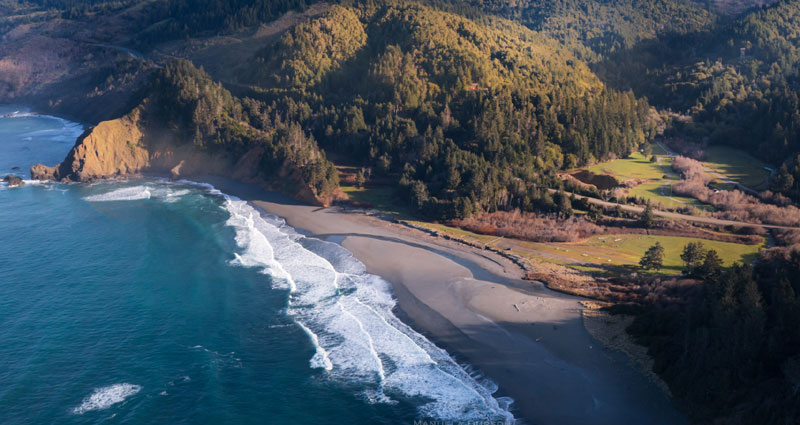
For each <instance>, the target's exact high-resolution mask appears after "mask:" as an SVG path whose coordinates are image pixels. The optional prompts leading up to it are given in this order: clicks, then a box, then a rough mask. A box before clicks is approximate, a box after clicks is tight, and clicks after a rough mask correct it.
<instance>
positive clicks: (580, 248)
mask: <svg viewBox="0 0 800 425" xmlns="http://www.w3.org/2000/svg"><path fill="white" fill-rule="evenodd" d="M656 242H660V243H661V245H662V246H663V247H664V269H663V270H661V273H662V274H668V275H675V274H680V273H681V270H682V267H683V262H682V261H681V258H680V255H681V252H683V248H684V247H685V246H686V245H687V244H688V243H689V242H702V243H703V246H705V248H706V249H713V250H715V251H717V253H718V254H719V256H720V258H722V260H723V262H724V264H725V266H726V267H728V266H730V265H732V264H733V263H734V262H736V261H744V262H751V261H753V259H755V257H756V255H757V254H758V252H759V250H760V249H761V247H762V246H761V245H744V244H737V243H731V242H719V241H712V240H707V239H700V238H688V237H680V236H649V235H631V234H625V235H604V236H595V237H593V238H591V239H589V240H588V241H586V242H585V243H579V244H574V243H535V244H532V246H531V247H532V248H533V249H535V250H538V251H541V252H544V253H548V254H550V256H551V257H556V258H558V257H560V258H562V259H563V260H562V261H558V262H559V263H562V264H565V265H568V266H570V267H573V268H575V269H578V270H581V271H585V272H590V273H601V274H615V273H617V272H621V271H638V265H639V259H640V258H642V255H644V252H645V251H646V250H647V248H649V247H651V246H653V245H655V243H656ZM569 260H571V261H572V262H573V264H568V263H569ZM574 262H579V263H578V264H576V263H574Z"/></svg>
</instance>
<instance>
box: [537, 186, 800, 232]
mask: <svg viewBox="0 0 800 425" xmlns="http://www.w3.org/2000/svg"><path fill="white" fill-rule="evenodd" d="M548 190H549V191H550V192H551V193H556V192H558V191H557V190H555V189H548ZM565 193H566V194H567V195H569V196H575V197H576V198H579V199H586V200H587V201H589V202H590V203H592V204H595V205H600V206H603V207H611V208H616V207H620V208H622V209H623V210H624V211H629V212H633V213H641V212H642V211H644V208H643V207H636V206H633V205H623V204H618V203H616V202H608V201H603V200H600V199H597V198H592V197H589V196H583V195H578V194H577V193H572V192H565ZM653 213H654V214H655V215H657V216H660V217H665V218H671V219H675V220H686V221H694V222H697V223H709V224H716V225H718V226H742V227H760V228H763V229H782V230H800V227H792V226H779V225H776V224H760V223H747V222H744V221H734V220H723V219H720V218H713V217H704V216H694V215H686V214H679V213H673V212H668V211H659V210H653Z"/></svg>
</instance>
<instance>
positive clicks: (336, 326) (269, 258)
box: [222, 195, 514, 423]
mask: <svg viewBox="0 0 800 425" xmlns="http://www.w3.org/2000/svg"><path fill="white" fill-rule="evenodd" d="M222 196H224V197H225V199H226V200H225V202H224V208H225V209H226V210H227V211H228V212H229V213H230V218H229V219H228V221H227V223H226V224H227V225H229V226H231V227H233V228H234V229H235V230H236V243H237V245H238V246H239V248H240V249H241V252H239V253H238V254H237V255H236V259H235V260H234V261H233V262H232V263H233V264H235V265H241V266H246V267H257V268H261V269H263V270H264V271H265V272H266V273H269V274H271V275H272V277H273V282H274V285H275V286H276V287H277V288H283V289H288V290H289V292H290V294H289V301H288V304H289V305H288V308H287V312H288V314H289V315H290V316H291V317H292V318H294V319H295V321H296V322H297V323H298V324H299V326H300V327H301V328H302V330H303V331H304V332H305V333H306V334H308V335H309V338H310V339H311V342H312V344H313V345H314V346H315V350H316V351H315V354H314V355H313V356H312V358H311V359H310V361H309V363H310V366H311V367H313V368H320V369H324V370H325V371H326V373H328V374H329V375H330V376H331V377H333V378H335V379H340V380H346V381H350V382H353V381H355V382H359V383H361V384H363V385H365V386H367V387H368V389H367V390H366V392H365V394H369V397H367V398H368V400H369V401H371V402H388V403H393V402H394V401H393V399H392V397H393V396H398V397H421V398H423V399H427V400H429V401H428V402H427V403H425V404H423V405H422V406H421V407H420V408H419V409H420V414H422V415H423V416H425V417H431V418H438V419H445V420H464V419H471V420H502V421H505V422H506V423H512V422H513V420H514V419H513V416H512V415H511V414H510V413H509V412H508V404H509V402H510V401H509V400H508V399H501V400H498V399H495V398H494V397H493V396H492V393H493V392H495V391H496V389H497V387H496V386H495V385H494V384H493V383H491V382H490V381H488V380H484V381H485V382H479V381H478V380H477V379H475V378H473V376H471V375H470V373H468V372H467V371H465V370H464V368H462V367H461V366H460V365H458V364H457V363H456V362H455V361H454V360H453V359H452V358H451V357H450V356H449V355H448V354H447V353H446V352H445V351H444V350H442V349H440V348H438V347H436V346H435V345H434V344H433V343H431V342H430V341H428V340H427V339H426V338H424V337H423V336H422V335H420V334H419V333H417V332H415V331H414V330H413V329H411V328H410V327H408V326H407V325H406V324H404V323H403V322H401V321H400V320H399V319H398V318H397V317H396V316H395V315H394V314H393V313H392V308H393V307H394V305H395V299H394V297H393V296H392V292H391V285H390V284H389V283H388V282H387V281H385V280H384V279H382V278H380V277H378V276H375V275H370V274H368V273H366V270H365V267H364V265H363V264H362V263H361V262H359V261H358V260H357V259H355V258H354V257H353V256H352V254H351V253H350V252H349V251H347V250H346V249H344V248H342V247H341V246H340V245H338V244H334V243H331V242H326V241H321V240H317V239H313V238H306V237H304V236H303V235H301V234H299V233H297V232H296V231H294V229H292V228H291V227H289V226H287V225H286V224H285V222H284V221H283V220H282V219H280V218H278V217H275V216H269V215H265V216H262V215H261V214H260V213H259V212H258V211H257V210H256V209H255V208H253V207H252V206H251V205H249V204H248V203H246V202H244V201H241V200H239V199H237V198H235V197H230V196H226V195H222Z"/></svg>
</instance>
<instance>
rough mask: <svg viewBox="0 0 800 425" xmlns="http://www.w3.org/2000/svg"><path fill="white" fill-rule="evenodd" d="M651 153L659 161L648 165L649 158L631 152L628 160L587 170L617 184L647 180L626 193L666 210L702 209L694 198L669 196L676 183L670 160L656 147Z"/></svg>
mask: <svg viewBox="0 0 800 425" xmlns="http://www.w3.org/2000/svg"><path fill="white" fill-rule="evenodd" d="M653 152H654V154H655V155H657V156H658V162H650V157H645V156H644V155H642V154H641V153H639V152H634V153H633V154H632V155H631V156H630V157H628V158H621V159H616V160H614V161H609V162H603V163H600V164H595V165H593V166H591V167H588V168H587V170H589V171H591V172H593V173H595V174H610V175H613V176H614V177H616V178H617V179H618V180H619V181H620V182H623V181H626V180H632V179H641V180H648V181H647V182H646V183H642V184H640V185H638V186H636V187H634V188H631V189H629V190H628V194H629V195H630V196H638V197H640V198H642V199H647V200H650V201H651V202H655V203H661V204H662V205H663V206H664V207H666V208H681V207H685V206H693V207H696V208H702V207H703V204H702V203H701V202H699V201H698V200H696V199H693V198H686V197H682V196H676V195H673V194H672V189H671V187H670V186H671V185H672V183H673V182H675V181H678V175H677V174H675V172H674V171H672V158H670V157H669V156H666V152H664V150H663V149H661V147H660V146H658V145H656V144H654V145H653Z"/></svg>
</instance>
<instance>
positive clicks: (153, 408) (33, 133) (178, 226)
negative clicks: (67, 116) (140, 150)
mask: <svg viewBox="0 0 800 425" xmlns="http://www.w3.org/2000/svg"><path fill="white" fill-rule="evenodd" d="M82 130H83V126H81V125H79V124H76V123H72V122H69V121H66V120H63V119H60V118H56V117H49V116H43V115H37V114H34V113H30V112H28V111H27V110H26V109H25V108H21V107H13V106H0V176H5V175H6V174H9V173H11V174H18V175H20V176H22V177H24V178H26V179H27V178H29V173H28V169H29V167H30V166H31V165H33V164H35V163H39V162H41V163H45V164H47V165H53V164H56V163H58V162H59V161H61V160H62V159H63V157H64V156H65V155H66V153H67V152H68V151H69V149H70V148H71V147H72V145H73V144H74V142H75V139H76V138H77V137H78V136H79V135H80V133H81V132H82ZM0 243H2V246H3V248H4V249H3V253H2V254H0V424H5V425H8V424H50V423H57V424H84V423H108V424H113V423H133V424H151V423H152V424H181V423H187V424H249V423H254V424H255V423H258V424H263V423H269V424H402V423H408V424H412V423H414V422H415V421H425V420H432V421H465V420H476V421H499V422H500V423H502V422H509V423H510V422H513V417H512V415H511V414H510V413H509V411H508V408H509V404H510V403H511V400H509V399H505V398H496V397H494V396H493V393H494V392H495V391H496V386H494V384H492V383H491V382H490V381H488V380H487V379H484V378H482V377H480V376H478V375H476V374H474V373H471V372H470V371H469V370H470V369H469V368H468V367H466V366H464V365H460V364H458V363H457V362H455V361H454V360H453V359H452V358H451V357H450V356H449V355H448V354H447V353H446V352H445V351H443V350H441V349H439V348H438V347H436V346H435V345H434V344H432V343H431V342H430V341H428V340H426V339H425V338H424V337H423V336H422V335H420V334H418V333H417V332H415V331H414V330H413V329H411V328H409V327H408V326H406V325H405V324H404V323H403V322H401V321H400V320H399V319H398V318H397V317H396V316H395V315H394V314H393V308H394V306H395V300H394V298H393V296H392V292H391V286H390V285H389V283H387V282H386V281H384V280H383V279H381V278H380V277H378V276H373V275H369V274H367V273H366V272H365V269H364V266H363V265H362V264H361V263H360V262H359V261H358V260H357V259H355V258H354V257H353V256H352V255H351V254H350V253H349V252H347V251H346V250H345V249H343V248H342V247H340V246H339V245H337V244H334V243H332V242H326V241H321V240H317V239H314V238H310V237H306V236H304V235H303V234H301V233H300V232H297V231H295V229H292V228H291V227H289V226H287V225H286V224H285V222H284V221H283V220H282V219H280V218H279V217H275V216H270V215H267V214H262V213H260V212H259V211H257V210H255V209H254V208H253V207H252V206H250V205H249V204H247V203H246V202H243V201H241V200H239V199H237V198H235V197H232V196H228V195H226V194H223V193H221V192H219V191H218V190H216V189H214V188H213V187H211V186H209V185H205V184H197V183H193V182H188V181H181V182H169V181H166V180H160V179H154V178H151V179H129V180H128V179H125V180H115V181H108V182H101V183H93V184H71V185H64V184H59V183H42V182H34V181H27V184H25V185H24V186H22V187H15V188H9V187H7V185H5V184H2V185H0ZM532 384H535V383H532Z"/></svg>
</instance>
